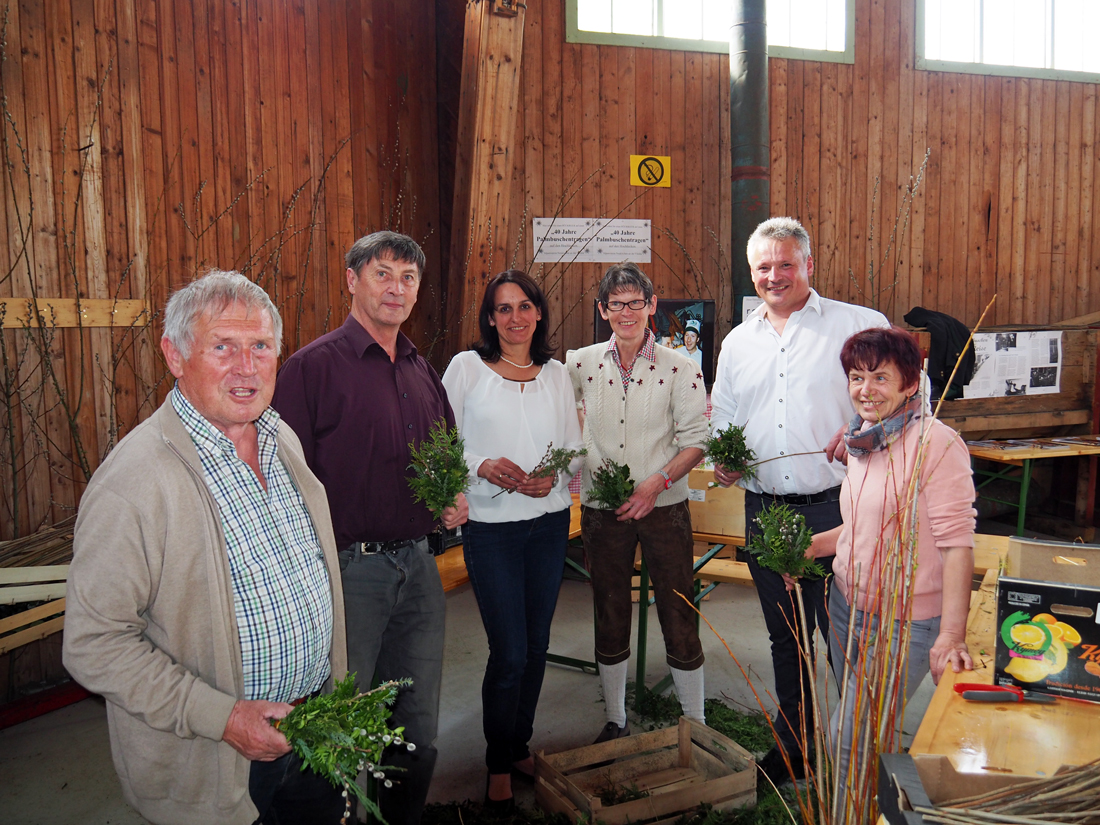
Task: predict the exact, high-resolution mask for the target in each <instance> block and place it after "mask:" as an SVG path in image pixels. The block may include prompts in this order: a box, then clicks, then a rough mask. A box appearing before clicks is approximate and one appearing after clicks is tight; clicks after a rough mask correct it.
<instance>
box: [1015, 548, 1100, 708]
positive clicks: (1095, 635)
mask: <svg viewBox="0 0 1100 825" xmlns="http://www.w3.org/2000/svg"><path fill="white" fill-rule="evenodd" d="M1007 572H1008V573H1010V574H1012V575H1003V576H1001V578H1000V581H999V582H998V587H997V652H996V671H995V673H994V683H995V684H998V685H1015V686H1017V687H1021V688H1025V689H1027V690H1034V691H1039V692H1042V693H1050V694H1053V695H1056V696H1069V697H1073V698H1077V699H1087V700H1089V701H1092V702H1100V624H1098V612H1100V547H1097V546H1095V545H1081V544H1065V543H1062V542H1038V541H1027V540H1022V539H1013V540H1012V542H1011V544H1010V547H1009V555H1008V561H1007ZM1023 576H1027V578H1024V577H1023ZM1055 577H1057V578H1055ZM1058 579H1068V580H1069V581H1059V580H1058Z"/></svg>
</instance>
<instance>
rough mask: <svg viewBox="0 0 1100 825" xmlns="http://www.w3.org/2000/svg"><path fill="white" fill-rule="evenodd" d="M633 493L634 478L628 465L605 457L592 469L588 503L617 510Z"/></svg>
mask: <svg viewBox="0 0 1100 825" xmlns="http://www.w3.org/2000/svg"><path fill="white" fill-rule="evenodd" d="M633 493H634V479H632V478H631V477H630V467H629V466H628V465H625V464H617V463H615V462H614V461H612V460H611V459H610V458H605V459H604V460H603V464H601V465H600V466H599V467H597V468H596V469H595V470H593V471H592V490H591V491H590V492H589V494H588V503H589V504H593V503H595V504H599V505H602V507H603V508H604V509H605V510H618V509H619V508H620V507H622V506H623V505H624V504H625V503H626V500H627V499H628V498H630V496H631V495H633Z"/></svg>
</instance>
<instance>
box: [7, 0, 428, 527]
mask: <svg viewBox="0 0 1100 825" xmlns="http://www.w3.org/2000/svg"><path fill="white" fill-rule="evenodd" d="M4 21H5V31H4V39H5V41H6V53H5V55H4V58H5V59H4V60H3V62H2V69H0V71H2V75H0V82H2V84H3V89H2V91H3V99H4V100H5V101H6V103H4V104H3V105H4V106H5V107H6V111H5V112H4V115H5V123H4V126H3V128H4V132H3V140H2V142H0V149H2V151H3V153H4V158H3V159H4V161H5V164H4V165H5V167H6V169H7V171H6V172H5V173H4V175H5V180H4V187H3V189H4V194H3V197H2V198H0V209H2V210H3V215H2V218H0V231H2V232H3V234H4V243H3V249H4V252H3V254H4V255H5V256H6V257H5V263H6V266H5V267H4V268H3V270H2V271H0V298H10V297H18V298H32V297H37V298H57V297H68V298H75V297H79V298H84V299H87V298H99V299H104V298H106V299H112V298H120V299H140V300H144V301H146V302H147V305H148V306H149V307H150V308H151V310H152V311H153V312H154V313H156V312H157V311H158V310H159V309H160V308H161V307H163V305H164V301H165V299H166V297H167V295H168V294H169V292H170V291H171V290H172V289H174V288H176V287H178V286H180V285H181V284H183V283H185V282H187V281H188V280H190V279H191V278H193V277H194V276H195V274H197V273H199V272H202V271H204V270H206V269H209V268H223V269H239V270H241V271H243V272H244V273H245V274H246V275H248V276H249V277H251V278H253V279H254V280H256V281H257V282H259V283H261V284H262V285H263V286H264V287H265V288H266V289H267V290H268V291H269V292H270V293H271V295H272V296H273V297H274V299H275V301H276V303H277V304H278V305H279V307H280V309H281V311H282V313H283V316H284V320H285V322H286V328H287V333H286V339H285V340H286V345H287V347H288V348H289V350H291V351H292V350H293V349H295V348H297V347H298V346H301V345H302V344H304V343H307V342H308V341H311V340H312V339H313V338H315V337H316V336H318V335H320V334H321V333H323V332H325V331H327V330H329V329H332V328H333V327H334V326H336V325H338V324H339V323H341V322H342V321H343V319H344V316H345V314H346V306H347V301H346V297H345V296H346V290H345V289H344V286H343V284H344V276H343V272H344V266H343V254H344V251H345V250H346V249H347V246H348V245H349V244H350V243H351V241H353V240H354V239H355V238H356V237H358V236H359V235H361V234H364V233H366V232H369V231H373V230H375V229H381V228H392V229H398V230H401V231H406V232H408V233H409V234H411V235H412V236H413V237H415V238H417V239H418V240H419V241H420V242H421V243H422V244H423V246H424V248H425V252H426V253H427V256H428V260H429V270H428V273H427V275H426V278H425V283H424V289H423V292H422V295H423V296H424V297H423V299H422V305H421V306H420V307H419V308H418V310H417V312H416V313H415V314H414V317H413V319H412V321H411V322H410V325H409V329H410V332H411V334H412V336H413V337H414V339H415V340H417V341H418V342H419V343H422V344H424V345H425V347H426V348H427V347H428V346H430V343H431V341H433V340H434V339H435V337H436V335H437V330H438V327H439V316H440V304H441V291H440V276H439V272H440V268H441V265H442V262H441V260H440V237H439V223H440V221H439V211H440V207H439V195H438V193H439V163H438V155H437V146H438V143H437V134H436V133H437V126H436V119H437V111H436V106H435V101H436V96H437V95H436V84H437V78H436V64H435V54H436V30H435V12H434V7H433V5H432V4H430V3H429V4H427V5H424V4H404V3H394V2H389V0H326V2H320V3H317V2H310V0H288V1H287V2H284V0H241V1H240V2H224V0H56V1H55V0H27V2H23V3H14V2H12V3H9V4H6V16H5V17H4ZM448 208H449V205H448ZM152 320H153V323H152V326H151V327H150V328H147V329H137V328H135V329H114V330H111V329H88V328H85V329H79V328H78V329H59V328H51V326H50V324H49V323H47V329H46V330H44V331H42V332H39V333H35V332H33V331H27V330H18V329H6V330H4V332H3V354H4V359H3V362H2V363H0V370H2V374H0V393H2V399H0V400H2V401H3V402H4V403H3V404H0V415H2V417H3V420H2V422H0V432H2V433H3V438H2V439H0V500H2V504H0V538H8V537H10V536H12V535H14V534H23V533H27V532H30V531H31V530H33V529H35V528H36V527H37V526H38V525H40V524H42V523H44V522H50V521H56V520H59V519H61V518H63V517H65V516H66V515H67V514H69V513H70V512H71V511H72V509H73V508H74V506H75V504H76V501H77V498H78V496H79V493H80V491H81V489H82V488H83V485H84V483H85V482H86V479H87V475H88V473H89V472H91V471H92V470H94V468H95V467H96V466H97V464H98V462H99V459H100V458H101V457H102V456H103V455H104V454H105V453H106V451H107V450H108V449H109V448H110V447H111V445H112V444H114V443H115V442H116V441H117V439H118V438H119V437H120V436H121V435H123V434H125V432H126V431H128V429H129V428H130V427H132V426H133V425H134V424H135V423H136V422H137V421H138V420H139V419H140V418H142V417H144V416H145V415H147V414H148V413H149V411H150V410H151V409H153V408H154V407H155V406H156V404H157V403H159V401H160V399H161V398H163V396H164V393H165V392H166V391H167V389H168V388H169V387H170V381H169V380H167V378H166V374H165V369H164V366H163V363H162V361H161V358H160V354H159V346H158V339H159V334H160V325H159V321H158V320H157V319H156V318H155V317H154V318H153V319H152ZM435 355H436V357H441V356H442V352H436V353H435Z"/></svg>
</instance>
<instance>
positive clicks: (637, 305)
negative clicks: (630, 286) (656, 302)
mask: <svg viewBox="0 0 1100 825" xmlns="http://www.w3.org/2000/svg"><path fill="white" fill-rule="evenodd" d="M647 304H649V301H647V300H646V299H645V298H637V299H636V300H633V301H608V302H606V303H605V304H604V308H605V309H607V310H608V311H609V312H622V311H623V310H624V309H626V308H627V307H630V308H631V309H633V310H635V311H637V310H639V309H645V308H646V305H647Z"/></svg>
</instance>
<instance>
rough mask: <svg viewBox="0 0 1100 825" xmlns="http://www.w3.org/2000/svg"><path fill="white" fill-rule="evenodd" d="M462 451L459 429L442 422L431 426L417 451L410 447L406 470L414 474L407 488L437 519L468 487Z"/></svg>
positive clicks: (468, 480) (414, 447)
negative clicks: (410, 459) (410, 458)
mask: <svg viewBox="0 0 1100 825" xmlns="http://www.w3.org/2000/svg"><path fill="white" fill-rule="evenodd" d="M464 448H465V444H464V443H463V441H462V438H461V437H460V436H459V434H458V430H456V429H454V428H453V427H452V428H451V429H447V423H446V422H445V421H443V420H442V419H441V420H439V421H437V422H436V423H435V424H433V425H432V428H431V429H430V430H429V431H428V437H427V438H426V439H424V440H423V441H421V442H420V447H419V449H418V448H417V447H416V445H415V444H409V455H410V456H411V457H412V463H411V464H409V469H410V470H412V471H413V474H412V475H411V476H410V477H409V479H408V481H409V488H410V489H411V490H412V493H413V498H415V499H416V500H417V501H421V502H423V503H424V504H425V505H427V507H428V509H429V510H431V511H432V515H434V516H435V517H436V518H439V516H440V514H441V513H442V512H443V511H444V510H446V509H447V508H448V507H453V506H454V504H455V501H456V500H457V499H458V496H459V493H465V492H466V490H467V489H468V488H469V486H470V469H469V468H468V467H467V466H466V459H465V457H464V455H463V451H464Z"/></svg>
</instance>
